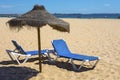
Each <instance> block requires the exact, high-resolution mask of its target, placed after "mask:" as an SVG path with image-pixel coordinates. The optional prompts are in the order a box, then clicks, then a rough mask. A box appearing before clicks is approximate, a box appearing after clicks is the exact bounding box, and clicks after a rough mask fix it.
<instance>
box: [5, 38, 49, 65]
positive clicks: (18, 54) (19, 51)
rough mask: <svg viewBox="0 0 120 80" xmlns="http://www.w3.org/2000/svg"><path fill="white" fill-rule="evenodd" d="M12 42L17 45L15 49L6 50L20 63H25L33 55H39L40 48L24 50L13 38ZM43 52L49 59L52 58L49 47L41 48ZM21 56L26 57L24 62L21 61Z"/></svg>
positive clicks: (12, 58)
mask: <svg viewBox="0 0 120 80" xmlns="http://www.w3.org/2000/svg"><path fill="white" fill-rule="evenodd" d="M12 43H13V45H14V46H15V49H14V50H6V52H7V53H8V55H9V57H10V58H11V60H13V61H14V59H15V60H16V61H17V63H18V64H20V63H25V62H26V61H27V60H28V59H29V58H30V57H31V56H34V55H38V50H33V51H24V49H23V48H22V47H21V46H20V45H19V44H18V43H17V42H16V41H15V40H12ZM41 54H42V56H43V55H45V56H47V57H48V59H49V61H50V60H51V59H50V56H49V53H48V50H47V49H45V50H41ZM21 56H24V57H25V59H24V61H23V62H20V60H19V58H20V57H21Z"/></svg>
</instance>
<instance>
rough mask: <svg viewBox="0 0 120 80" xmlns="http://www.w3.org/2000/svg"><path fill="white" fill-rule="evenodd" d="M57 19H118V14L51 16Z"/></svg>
mask: <svg viewBox="0 0 120 80" xmlns="http://www.w3.org/2000/svg"><path fill="white" fill-rule="evenodd" d="M20 15H21V14H0V17H18V16H20ZM53 15H55V16H56V17H58V18H82V19H84V18H85V19H93V18H107V19H120V14H61V13H60V14H59V13H55V14H53Z"/></svg>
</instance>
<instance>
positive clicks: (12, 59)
mask: <svg viewBox="0 0 120 80" xmlns="http://www.w3.org/2000/svg"><path fill="white" fill-rule="evenodd" d="M7 53H8V55H9V57H10V58H11V60H12V61H13V62H14V59H13V57H12V56H11V53H10V52H8V51H7Z"/></svg>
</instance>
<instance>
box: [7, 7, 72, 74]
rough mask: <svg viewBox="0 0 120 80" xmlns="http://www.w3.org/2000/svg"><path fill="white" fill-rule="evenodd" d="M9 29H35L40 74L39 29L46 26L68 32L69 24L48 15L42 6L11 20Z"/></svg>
mask: <svg viewBox="0 0 120 80" xmlns="http://www.w3.org/2000/svg"><path fill="white" fill-rule="evenodd" d="M7 23H8V24H9V26H10V28H18V29H21V28H22V27H23V26H25V25H28V27H35V28H37V31H38V50H39V68H40V72H41V70H42V66H41V54H40V51H41V41H40V28H39V27H42V26H45V25H46V24H48V25H49V26H50V27H52V28H53V29H56V30H59V31H63V32H70V28H69V23H67V22H65V21H63V20H61V19H58V18H56V17H55V16H53V15H52V14H50V13H48V12H47V11H46V9H45V7H44V6H39V5H35V6H34V8H33V9H32V10H31V11H29V12H27V13H25V14H23V15H21V16H19V17H17V18H15V19H11V20H9V21H8V22H7Z"/></svg>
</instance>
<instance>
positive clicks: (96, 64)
mask: <svg viewBox="0 0 120 80" xmlns="http://www.w3.org/2000/svg"><path fill="white" fill-rule="evenodd" d="M98 62H99V60H97V61H96V63H95V64H94V65H93V68H94V67H95V66H96V65H97V63H98Z"/></svg>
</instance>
